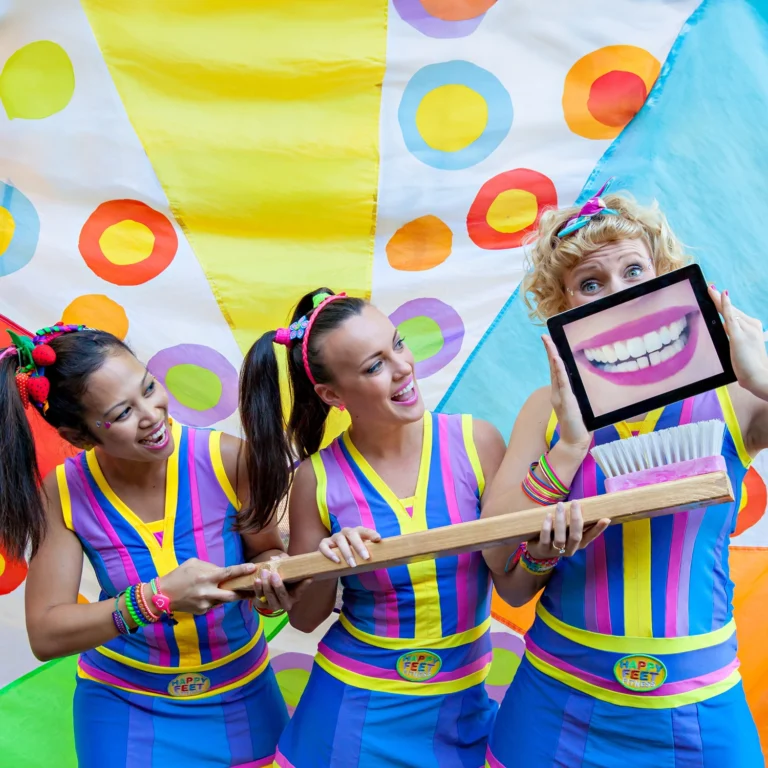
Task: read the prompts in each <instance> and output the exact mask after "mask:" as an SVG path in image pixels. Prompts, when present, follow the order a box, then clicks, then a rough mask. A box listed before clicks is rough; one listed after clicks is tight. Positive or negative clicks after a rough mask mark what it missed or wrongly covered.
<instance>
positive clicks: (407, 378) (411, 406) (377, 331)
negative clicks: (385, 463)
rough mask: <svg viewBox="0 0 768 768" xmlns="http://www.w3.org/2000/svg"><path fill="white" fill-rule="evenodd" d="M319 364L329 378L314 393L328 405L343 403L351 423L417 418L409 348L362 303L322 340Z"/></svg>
mask: <svg viewBox="0 0 768 768" xmlns="http://www.w3.org/2000/svg"><path fill="white" fill-rule="evenodd" d="M322 357H323V362H324V366H325V368H326V370H327V371H329V372H330V374H331V376H332V379H333V381H332V382H331V383H329V384H319V385H318V386H317V393H318V395H320V397H321V398H322V399H323V400H324V401H325V402H327V403H328V404H329V405H335V406H339V405H344V406H345V407H346V408H347V410H348V411H349V413H350V415H351V417H352V419H353V421H355V422H357V423H361V422H366V423H377V424H397V423H411V422H414V421H418V420H419V419H420V418H421V417H422V416H423V414H424V403H423V401H422V399H421V394H420V393H419V386H418V383H417V381H416V374H415V372H414V368H415V361H414V359H413V353H412V352H411V351H410V349H408V347H407V346H406V345H405V342H404V340H403V339H402V338H401V336H400V334H399V332H398V330H397V328H395V326H394V325H393V324H392V321H391V320H390V319H389V318H388V317H387V316H386V315H384V314H383V313H381V312H380V311H379V310H378V309H376V308H375V307H372V306H370V305H366V306H365V307H364V308H363V310H362V312H361V313H360V314H359V315H354V316H352V317H350V318H349V319H348V320H346V321H345V322H344V323H342V325H341V326H339V327H338V328H336V329H335V330H333V331H330V332H329V333H328V334H326V335H325V336H324V337H323V339H322Z"/></svg>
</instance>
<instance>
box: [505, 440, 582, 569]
mask: <svg viewBox="0 0 768 768" xmlns="http://www.w3.org/2000/svg"><path fill="white" fill-rule="evenodd" d="M537 468H538V469H540V470H541V474H542V475H544V478H545V479H544V480H542V479H541V478H540V477H538V476H537V475H536V473H535V470H536V469H537ZM522 489H523V493H524V494H525V495H526V496H527V497H528V498H529V499H530V500H531V501H533V502H535V503H536V504H540V505H541V506H544V507H548V506H550V505H551V504H557V503H558V502H559V501H563V500H564V499H565V498H567V496H568V494H569V493H570V488H567V487H566V486H565V484H564V483H563V482H562V481H561V480H560V478H559V477H558V476H557V474H555V471H554V470H553V469H552V467H551V466H550V464H549V461H548V458H547V454H546V453H544V454H542V456H541V458H540V459H539V460H538V461H534V462H533V464H531V466H530V468H529V469H528V474H527V475H526V476H525V479H524V480H523V483H522ZM559 561H560V555H558V556H557V557H550V558H546V559H543V560H540V559H538V558H536V557H533V555H531V553H530V552H529V551H528V544H527V542H525V541H524V542H523V543H522V544H521V545H520V546H519V547H518V548H517V550H516V551H515V552H514V554H513V555H512V556H511V557H510V558H509V560H507V565H506V567H505V568H504V572H505V573H509V572H510V571H511V570H512V569H513V568H514V567H515V566H517V565H518V563H519V565H520V567H521V568H522V569H523V570H524V571H527V572H528V573H530V574H532V575H534V576H542V575H544V574H547V573H549V572H550V571H551V570H552V569H553V568H554V567H555V566H556V565H557V564H558V562H559Z"/></svg>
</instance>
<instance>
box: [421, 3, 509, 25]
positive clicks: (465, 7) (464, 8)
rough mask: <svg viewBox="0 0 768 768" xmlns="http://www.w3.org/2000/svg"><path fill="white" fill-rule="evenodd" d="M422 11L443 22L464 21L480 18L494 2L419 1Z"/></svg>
mask: <svg viewBox="0 0 768 768" xmlns="http://www.w3.org/2000/svg"><path fill="white" fill-rule="evenodd" d="M421 4H422V6H423V7H424V10H425V11H426V12H427V13H428V14H429V15H430V16H434V17H435V18H437V19H442V20H443V21H466V20H467V19H475V18H477V17H478V16H482V14H484V13H485V12H486V11H487V10H488V9H489V8H490V7H491V6H493V5H495V4H496V0H421Z"/></svg>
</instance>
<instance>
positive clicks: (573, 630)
mask: <svg viewBox="0 0 768 768" xmlns="http://www.w3.org/2000/svg"><path fill="white" fill-rule="evenodd" d="M536 615H537V616H538V617H539V618H540V619H541V620H542V621H543V622H544V623H545V624H546V625H547V626H548V627H549V628H550V629H551V630H553V631H555V632H557V634H558V635H562V636H563V637H565V638H567V639H568V640H572V641H573V642H574V643H578V644H579V645H583V646H584V647H585V648H593V649H594V650H596V651H608V652H609V653H618V654H621V655H629V654H647V655H651V656H653V655H669V654H674V653H688V652H689V651H700V650H702V649H703V648H711V647H712V646H714V645H720V643H723V642H725V641H726V640H727V639H728V638H729V637H731V635H733V633H734V632H735V631H736V622H735V620H734V619H731V620H730V621H729V622H728V623H727V624H725V625H723V626H722V627H720V629H716V630H715V631H714V632H705V633H703V634H700V635H687V636H685V637H630V636H626V635H604V634H601V633H599V632H590V631H589V630H587V629H579V628H578V627H572V626H571V625H570V624H566V623H565V622H563V621H561V620H560V619H558V618H556V617H555V616H553V615H552V614H551V613H550V612H549V611H547V609H546V608H544V606H543V605H542V604H541V603H539V604H538V605H537V606H536Z"/></svg>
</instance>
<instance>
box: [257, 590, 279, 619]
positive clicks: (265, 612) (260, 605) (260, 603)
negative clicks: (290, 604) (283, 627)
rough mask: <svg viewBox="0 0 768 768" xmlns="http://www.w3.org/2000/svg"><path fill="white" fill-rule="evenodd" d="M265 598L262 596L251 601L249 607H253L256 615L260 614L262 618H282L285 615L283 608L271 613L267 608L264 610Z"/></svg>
mask: <svg viewBox="0 0 768 768" xmlns="http://www.w3.org/2000/svg"><path fill="white" fill-rule="evenodd" d="M266 602H267V598H266V597H264V595H262V596H261V597H260V598H259V599H258V600H251V605H252V606H253V607H254V609H255V611H256V613H260V614H261V615H262V616H268V617H270V618H274V617H276V616H282V615H283V614H284V613H285V609H284V608H278V609H277V610H276V611H272V610H270V609H269V608H265V607H264V606H265V605H266Z"/></svg>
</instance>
